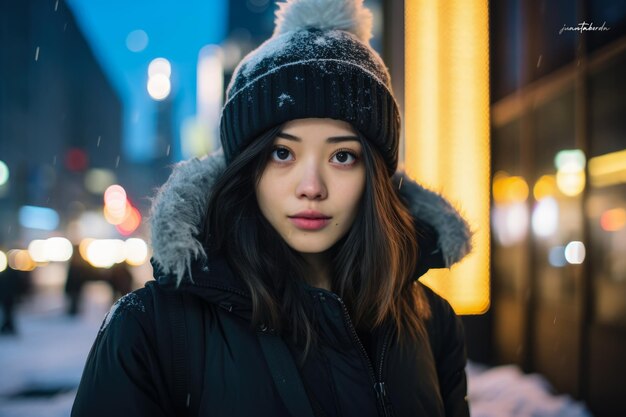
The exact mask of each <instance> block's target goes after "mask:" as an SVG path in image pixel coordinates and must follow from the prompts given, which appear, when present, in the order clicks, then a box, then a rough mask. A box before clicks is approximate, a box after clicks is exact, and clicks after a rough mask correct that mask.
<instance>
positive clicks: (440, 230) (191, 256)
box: [150, 151, 472, 282]
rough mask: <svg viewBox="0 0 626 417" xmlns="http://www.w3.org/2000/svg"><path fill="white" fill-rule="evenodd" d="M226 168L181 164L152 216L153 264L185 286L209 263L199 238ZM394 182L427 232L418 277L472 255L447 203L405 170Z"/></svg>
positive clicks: (212, 163) (215, 160)
mask: <svg viewBox="0 0 626 417" xmlns="http://www.w3.org/2000/svg"><path fill="white" fill-rule="evenodd" d="M224 169H225V162H224V157H223V154H222V153H221V152H220V151H218V152H215V153H213V154H211V155H209V156H207V157H205V158H203V159H198V158H193V159H190V160H187V161H183V162H180V163H178V164H177V165H175V166H174V170H173V172H172V174H171V175H170V177H169V179H168V180H167V181H166V182H165V184H164V185H163V186H162V187H161V188H160V189H159V190H158V192H157V193H156V196H155V198H154V199H153V202H152V209H151V212H150V225H151V228H152V250H153V259H152V261H153V265H154V266H155V267H156V268H158V269H159V271H160V273H161V274H163V275H166V276H170V277H173V278H175V280H176V281H177V282H185V281H188V278H189V277H190V276H191V273H192V271H193V270H194V269H195V267H194V264H195V263H196V262H197V261H202V260H205V259H206V253H205V251H204V248H203V246H202V244H201V242H200V241H198V239H197V238H196V236H198V235H199V234H200V232H201V230H200V228H201V224H202V219H203V216H204V215H205V213H206V208H207V205H208V200H209V196H210V190H211V188H212V186H213V184H214V182H215V180H216V178H218V177H219V176H220V175H221V173H222V172H223V171H224ZM393 181H394V183H395V184H396V185H397V189H398V192H399V194H400V197H401V199H402V200H403V201H404V203H405V204H406V205H407V207H408V208H409V210H410V212H411V214H412V215H413V218H414V220H415V221H416V223H419V224H420V225H422V226H423V227H424V228H425V229H426V230H428V233H426V234H422V235H420V236H418V241H419V244H420V254H419V267H418V274H419V275H422V274H423V273H425V272H426V271H428V269H430V268H444V267H447V268H449V267H451V266H452V265H453V264H455V263H456V262H458V261H460V260H461V259H462V258H463V257H464V256H465V255H467V254H468V253H469V252H470V250H471V235H472V233H471V231H470V228H469V226H468V224H467V222H466V221H465V220H464V219H463V218H462V217H461V215H460V214H459V213H458V211H457V210H455V209H454V207H452V205H451V204H450V203H449V202H448V201H446V200H445V199H444V198H443V197H442V196H440V195H439V194H436V193H434V192H432V191H429V190H427V189H425V188H423V187H422V186H420V185H419V184H417V183H416V182H414V181H413V180H411V179H410V178H409V177H407V176H406V175H405V174H404V173H402V172H398V173H396V174H395V175H394V177H393ZM158 278H159V277H158V276H157V279H158Z"/></svg>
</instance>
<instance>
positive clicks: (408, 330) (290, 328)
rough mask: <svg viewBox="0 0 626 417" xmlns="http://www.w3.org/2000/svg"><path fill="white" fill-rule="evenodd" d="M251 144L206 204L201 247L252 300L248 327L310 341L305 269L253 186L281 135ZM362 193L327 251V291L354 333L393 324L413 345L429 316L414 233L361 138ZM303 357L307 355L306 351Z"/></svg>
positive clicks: (275, 131) (312, 330)
mask: <svg viewBox="0 0 626 417" xmlns="http://www.w3.org/2000/svg"><path fill="white" fill-rule="evenodd" d="M281 129H282V126H277V127H275V128H273V129H271V130H269V131H267V132H266V133H265V134H263V135H261V136H260V137H258V138H257V139H256V140H253V141H252V142H251V144H250V145H249V146H247V147H246V148H245V149H244V150H243V151H242V152H241V154H239V155H238V156H237V157H236V158H235V159H234V160H233V161H232V162H231V163H230V164H229V165H228V166H227V168H226V170H225V171H224V173H223V174H222V175H221V176H220V178H219V179H217V181H216V183H215V185H214V187H213V190H212V194H211V196H210V199H209V205H208V209H207V215H206V219H205V227H204V244H205V246H207V248H209V249H210V250H211V251H217V252H219V253H221V254H223V256H225V257H226V259H227V261H228V263H229V265H230V267H231V268H232V269H233V270H234V272H235V273H236V274H237V275H238V276H239V277H240V278H241V279H242V280H243V281H244V282H245V284H246V285H247V287H248V289H249V290H250V295H251V297H252V325H253V326H259V325H261V324H265V325H267V326H270V327H272V328H274V329H275V330H277V331H278V332H287V333H289V334H290V335H291V336H292V338H293V340H295V341H303V342H304V344H305V352H307V351H308V350H309V348H310V346H311V344H312V343H315V342H316V331H315V323H314V319H313V312H312V311H308V310H307V306H308V305H309V304H310V303H303V302H302V300H303V299H304V297H306V296H308V294H307V292H306V289H305V287H304V286H303V285H301V281H298V280H303V279H304V278H303V277H304V272H305V267H304V265H305V263H304V260H303V258H302V257H301V255H300V254H299V253H297V252H296V251H295V250H293V249H292V248H291V247H289V246H288V245H287V243H286V242H285V241H284V240H283V239H282V237H281V236H280V235H279V234H278V233H277V232H276V231H275V230H274V229H273V227H272V226H271V225H270V224H269V222H268V221H267V220H266V219H265V218H264V216H263V215H262V214H261V211H260V209H259V207H258V203H257V199H256V193H255V190H256V185H257V183H258V181H259V180H260V178H261V175H262V173H263V170H264V169H265V166H266V164H267V161H268V158H269V156H270V153H271V151H272V148H273V144H274V139H275V138H276V136H277V134H278V133H279V132H280V131H281ZM359 140H360V142H361V145H362V149H363V152H362V155H363V161H364V164H365V171H366V174H365V175H366V180H365V190H364V193H363V196H362V198H361V202H360V209H359V211H358V214H357V216H356V218H355V221H354V223H353V225H352V227H351V228H350V229H349V231H348V232H347V233H346V235H345V236H344V237H343V238H342V239H340V240H339V241H338V242H337V243H336V244H335V245H334V246H333V248H331V253H332V259H333V261H332V266H331V271H332V272H331V279H332V283H331V284H332V289H333V291H334V292H336V293H337V294H338V295H339V296H340V297H342V299H343V300H344V302H345V304H346V306H347V307H348V309H349V310H350V313H351V318H352V321H353V323H354V325H355V326H356V328H357V329H364V330H368V329H372V328H374V327H376V326H379V325H381V324H382V323H383V322H385V321H386V320H391V321H392V322H393V323H394V324H395V326H396V329H397V333H396V335H397V338H398V340H399V341H402V340H403V339H405V337H404V335H408V336H409V338H410V339H416V338H417V337H418V335H419V334H420V333H422V332H423V331H424V320H425V319H427V318H428V317H429V316H430V309H429V304H428V302H427V300H426V297H425V294H424V292H423V290H422V288H421V287H420V286H418V285H413V284H414V273H415V269H416V266H417V251H418V249H419V248H418V243H417V235H416V233H417V231H416V226H415V224H414V222H413V219H412V217H411V214H410V213H409V211H408V209H407V208H406V207H405V205H404V204H403V203H402V201H401V200H400V198H399V197H398V195H397V192H396V190H395V189H394V186H393V184H392V181H391V178H389V176H388V174H387V168H386V165H385V162H384V160H383V158H382V156H381V155H380V154H379V152H378V151H377V150H376V149H375V148H373V147H372V146H371V145H370V144H369V142H368V141H367V140H366V139H365V138H364V137H363V136H362V135H360V134H359ZM305 355H306V353H305Z"/></svg>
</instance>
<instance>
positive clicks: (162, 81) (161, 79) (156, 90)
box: [148, 74, 172, 101]
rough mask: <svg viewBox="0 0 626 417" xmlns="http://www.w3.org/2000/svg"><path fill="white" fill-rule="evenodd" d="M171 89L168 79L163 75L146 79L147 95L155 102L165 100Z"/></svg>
mask: <svg viewBox="0 0 626 417" xmlns="http://www.w3.org/2000/svg"><path fill="white" fill-rule="evenodd" d="M171 88H172V85H171V83H170V79H169V77H167V76H166V75H164V74H155V75H153V76H151V77H150V78H149V79H148V94H150V97H152V98H153V99H155V100H157V101H159V100H165V99H166V98H167V96H169V94H170V90H171Z"/></svg>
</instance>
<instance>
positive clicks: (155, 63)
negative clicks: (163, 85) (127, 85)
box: [148, 58, 172, 78]
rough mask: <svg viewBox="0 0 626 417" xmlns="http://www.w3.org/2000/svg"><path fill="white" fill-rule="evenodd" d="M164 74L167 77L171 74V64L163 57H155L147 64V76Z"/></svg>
mask: <svg viewBox="0 0 626 417" xmlns="http://www.w3.org/2000/svg"><path fill="white" fill-rule="evenodd" d="M156 75H164V76H165V77H166V78H169V77H170V75H172V65H171V64H170V61H168V60H167V59H165V58H155V59H153V60H152V61H151V62H150V65H148V76H149V77H154V76H156Z"/></svg>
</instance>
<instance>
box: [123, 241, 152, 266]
mask: <svg viewBox="0 0 626 417" xmlns="http://www.w3.org/2000/svg"><path fill="white" fill-rule="evenodd" d="M125 246H126V262H127V263H128V264H129V265H133V266H139V265H143V264H144V263H145V262H146V260H147V259H148V245H147V244H146V242H145V241H144V240H143V239H138V238H131V239H127V240H126V243H125Z"/></svg>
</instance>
